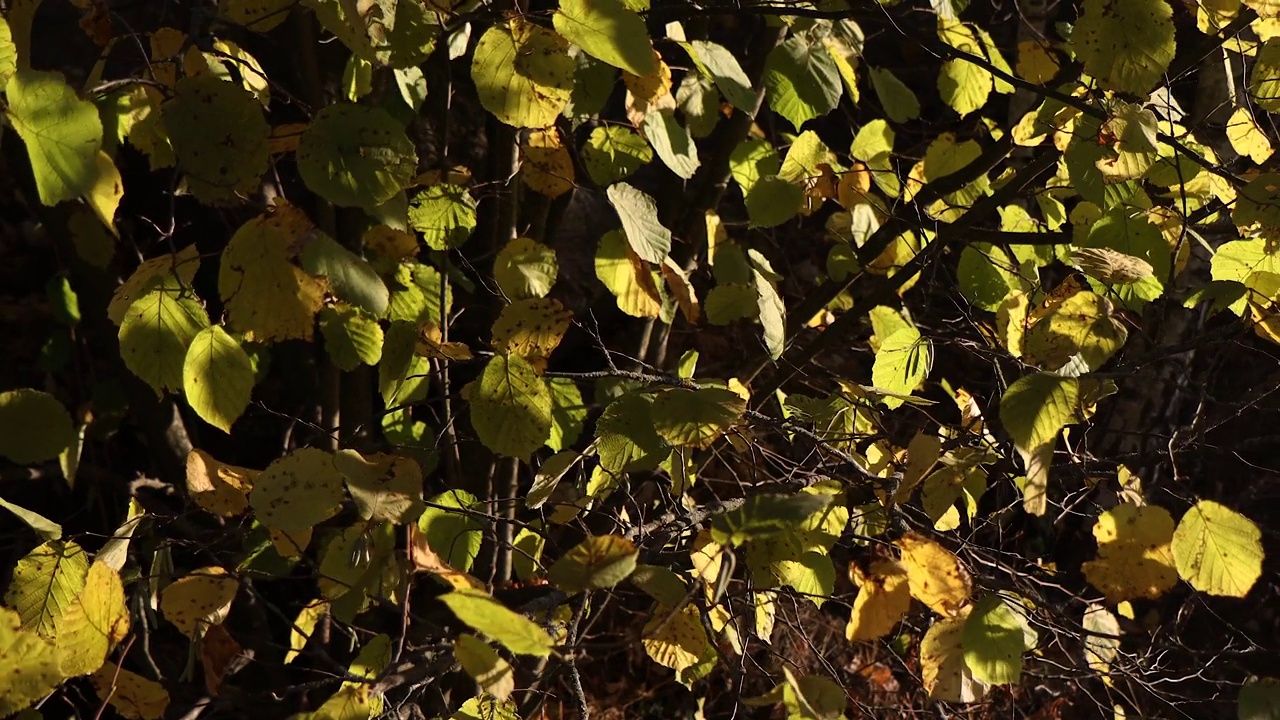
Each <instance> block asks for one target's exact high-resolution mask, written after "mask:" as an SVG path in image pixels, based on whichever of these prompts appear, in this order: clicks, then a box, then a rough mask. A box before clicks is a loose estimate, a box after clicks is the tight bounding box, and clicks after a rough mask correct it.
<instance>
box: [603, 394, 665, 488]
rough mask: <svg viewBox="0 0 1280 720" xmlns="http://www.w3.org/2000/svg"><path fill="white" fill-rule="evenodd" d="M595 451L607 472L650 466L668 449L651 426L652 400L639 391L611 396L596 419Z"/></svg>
mask: <svg viewBox="0 0 1280 720" xmlns="http://www.w3.org/2000/svg"><path fill="white" fill-rule="evenodd" d="M596 440H597V444H596V452H597V453H599V455H600V467H601V468H603V469H604V470H605V471H606V472H609V473H615V474H616V473H623V472H632V471H639V470H652V469H654V468H656V467H657V466H658V463H660V462H662V461H663V459H665V458H666V457H667V455H668V454H669V453H670V448H669V447H668V446H667V443H666V442H665V441H664V440H663V439H662V436H661V435H658V433H657V431H656V430H655V429H654V426H653V401H652V400H651V399H649V398H648V397H647V396H645V395H641V394H639V393H628V394H626V395H623V396H622V397H620V398H618V399H617V400H614V401H613V402H612V403H610V404H609V406H608V407H606V408H605V409H604V412H603V413H601V415H600V419H599V420H597V421H596Z"/></svg>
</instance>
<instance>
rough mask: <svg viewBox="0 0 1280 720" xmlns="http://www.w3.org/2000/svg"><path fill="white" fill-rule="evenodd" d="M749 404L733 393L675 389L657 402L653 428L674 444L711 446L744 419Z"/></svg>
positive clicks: (710, 389)
mask: <svg viewBox="0 0 1280 720" xmlns="http://www.w3.org/2000/svg"><path fill="white" fill-rule="evenodd" d="M746 409H747V403H746V401H745V400H743V399H742V396H741V395H738V394H737V393H735V392H733V391H732V390H723V389H720V388H701V389H698V390H690V389H687V388H672V389H671V390H664V391H663V392H661V393H659V394H658V396H657V397H655V398H654V400H653V407H652V410H651V412H652V414H653V426H654V430H656V431H657V433H658V435H661V436H662V438H663V439H664V440H666V441H667V442H669V443H671V444H672V445H686V446H690V447H695V448H706V447H710V446H711V444H712V443H713V442H715V440H716V438H719V437H720V436H721V435H723V434H724V433H725V432H726V431H727V430H728V429H729V428H731V427H733V426H734V425H735V424H737V423H738V422H739V421H741V420H742V413H743V412H745V411H746Z"/></svg>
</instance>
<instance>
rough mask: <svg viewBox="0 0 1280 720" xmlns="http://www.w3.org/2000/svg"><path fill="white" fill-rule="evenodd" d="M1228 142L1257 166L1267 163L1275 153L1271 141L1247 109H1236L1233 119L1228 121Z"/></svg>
mask: <svg viewBox="0 0 1280 720" xmlns="http://www.w3.org/2000/svg"><path fill="white" fill-rule="evenodd" d="M1227 140H1229V141H1230V142H1231V147H1232V149H1234V150H1235V151H1236V152H1238V153H1240V154H1241V155H1248V156H1249V159H1250V160H1253V162H1254V163H1255V164H1257V165H1261V164H1262V163H1264V162H1266V161H1267V158H1269V157H1271V154H1272V153H1273V152H1275V148H1273V147H1272V146H1271V139H1270V138H1268V137H1267V135H1266V133H1264V132H1262V130H1261V129H1259V128H1258V124H1257V123H1256V122H1254V120H1253V115H1251V114H1249V111H1248V110H1247V109H1246V108H1242V107H1241V108H1236V110H1235V112H1233V113H1231V118H1230V119H1228V120H1227Z"/></svg>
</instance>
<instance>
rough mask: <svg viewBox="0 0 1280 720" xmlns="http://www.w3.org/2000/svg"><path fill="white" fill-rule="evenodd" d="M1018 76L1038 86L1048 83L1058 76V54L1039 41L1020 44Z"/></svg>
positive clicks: (1025, 41)
mask: <svg viewBox="0 0 1280 720" xmlns="http://www.w3.org/2000/svg"><path fill="white" fill-rule="evenodd" d="M1017 73H1018V75H1019V76H1020V77H1021V78H1022V79H1023V80H1026V81H1028V82H1033V83H1036V84H1038V85H1041V84H1045V83H1048V82H1049V81H1050V80H1052V79H1053V78H1054V76H1055V75H1057V74H1058V59H1057V57H1056V54H1055V53H1054V52H1053V51H1052V50H1050V49H1049V48H1047V47H1045V45H1044V43H1042V42H1040V41H1038V40H1023V41H1022V42H1019V43H1018V65H1017Z"/></svg>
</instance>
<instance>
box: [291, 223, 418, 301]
mask: <svg viewBox="0 0 1280 720" xmlns="http://www.w3.org/2000/svg"><path fill="white" fill-rule="evenodd" d="M416 249H417V248H416V247H415V248H414V250H416ZM298 262H299V264H301V266H302V269H303V270H306V271H307V272H308V273H311V274H312V275H315V276H317V277H323V278H325V279H327V280H328V281H329V290H330V292H332V293H333V294H334V295H335V296H336V297H338V299H340V300H345V301H346V302H348V303H351V304H352V305H354V306H356V307H358V308H360V309H361V310H364V311H365V312H367V313H369V314H370V315H373V316H374V317H376V318H381V317H384V316H385V315H386V314H387V305H388V303H389V302H390V293H389V291H388V290H387V285H386V283H384V282H383V281H382V278H381V277H379V276H378V271H377V270H375V269H374V268H373V266H372V265H370V264H369V261H367V260H365V259H364V258H362V257H360V256H359V255H357V254H355V253H353V252H351V251H350V250H348V249H346V248H345V247H343V246H342V245H341V244H340V243H339V242H338V241H336V240H334V239H333V238H331V237H329V236H328V235H325V234H324V233H322V232H319V231H315V232H311V233H308V234H307V236H306V240H305V244H304V245H303V246H302V251H301V252H300V253H299V254H298Z"/></svg>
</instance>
